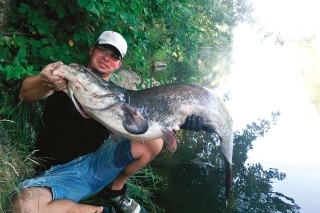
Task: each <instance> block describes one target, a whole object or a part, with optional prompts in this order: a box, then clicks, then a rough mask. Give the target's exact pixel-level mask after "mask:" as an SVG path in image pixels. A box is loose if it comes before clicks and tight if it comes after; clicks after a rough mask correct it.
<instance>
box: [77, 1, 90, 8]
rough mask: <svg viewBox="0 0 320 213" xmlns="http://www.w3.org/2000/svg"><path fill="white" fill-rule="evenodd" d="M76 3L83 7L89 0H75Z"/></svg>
mask: <svg viewBox="0 0 320 213" xmlns="http://www.w3.org/2000/svg"><path fill="white" fill-rule="evenodd" d="M77 2H78V4H79V5H80V6H81V7H83V6H85V5H87V4H88V2H89V0H77Z"/></svg>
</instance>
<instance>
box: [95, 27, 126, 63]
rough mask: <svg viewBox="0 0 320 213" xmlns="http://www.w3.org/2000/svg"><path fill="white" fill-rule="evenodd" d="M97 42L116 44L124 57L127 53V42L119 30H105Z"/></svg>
mask: <svg viewBox="0 0 320 213" xmlns="http://www.w3.org/2000/svg"><path fill="white" fill-rule="evenodd" d="M96 44H109V45H112V46H114V47H115V48H117V50H118V51H119V52H120V54H121V57H122V58H123V57H124V56H125V55H126V53H127V48H128V45H127V42H126V40H125V39H124V38H123V37H122V35H120V34H119V33H117V32H113V31H104V32H103V33H102V34H101V35H100V36H99V38H98V39H97V41H96Z"/></svg>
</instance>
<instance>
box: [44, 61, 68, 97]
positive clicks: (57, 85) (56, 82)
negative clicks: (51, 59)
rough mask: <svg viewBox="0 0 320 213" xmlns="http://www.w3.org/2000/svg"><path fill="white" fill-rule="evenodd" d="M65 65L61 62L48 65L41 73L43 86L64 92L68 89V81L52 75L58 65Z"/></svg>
mask: <svg viewBox="0 0 320 213" xmlns="http://www.w3.org/2000/svg"><path fill="white" fill-rule="evenodd" d="M61 64H63V63H62V62H61V61H58V62H55V63H51V64H48V65H47V66H46V67H45V68H44V69H43V70H42V71H41V72H40V77H41V79H42V84H43V85H44V86H45V87H47V88H48V89H49V90H55V91H62V90H65V89H67V80H66V79H64V78H63V77H60V76H56V75H53V74H52V71H53V70H54V68H56V67H57V66H58V65H61Z"/></svg>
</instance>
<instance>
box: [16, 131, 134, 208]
mask: <svg viewBox="0 0 320 213" xmlns="http://www.w3.org/2000/svg"><path fill="white" fill-rule="evenodd" d="M133 161H135V159H134V158H133V156H132V154H131V143H130V140H129V139H127V138H122V137H120V136H118V141H117V142H114V141H113V140H112V139H111V138H109V139H107V140H106V141H105V142H104V143H103V144H102V145H101V146H100V147H99V148H98V149H97V150H96V151H95V152H92V153H89V154H87V155H84V156H81V157H78V158H76V159H74V160H72V161H70V162H69V163H66V164H62V165H57V166H52V167H51V168H50V169H49V170H47V171H45V172H44V173H43V174H41V175H40V176H37V177H35V178H31V179H27V180H25V181H23V182H22V183H20V184H19V186H18V190H17V191H19V190H22V189H25V188H29V187H48V188H51V191H52V195H53V200H57V199H69V200H72V201H74V202H78V201H80V200H83V199H85V198H87V197H90V196H92V195H94V194H96V193H97V192H99V191H100V190H101V189H102V188H103V187H105V186H106V185H108V184H109V183H110V182H111V181H113V180H114V179H115V177H116V176H117V175H118V174H119V173H120V172H121V171H122V170H123V169H124V168H125V167H126V166H127V165H128V164H129V163H131V162H133Z"/></svg>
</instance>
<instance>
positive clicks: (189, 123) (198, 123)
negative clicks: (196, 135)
mask: <svg viewBox="0 0 320 213" xmlns="http://www.w3.org/2000/svg"><path fill="white" fill-rule="evenodd" d="M202 126H203V121H202V117H200V116H195V115H191V116H188V117H187V118H186V121H185V122H184V124H182V125H181V126H180V129H184V130H190V131H200V130H201V129H202Z"/></svg>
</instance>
